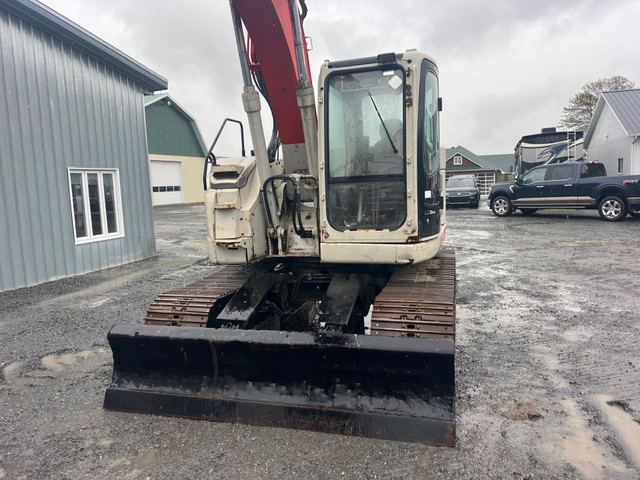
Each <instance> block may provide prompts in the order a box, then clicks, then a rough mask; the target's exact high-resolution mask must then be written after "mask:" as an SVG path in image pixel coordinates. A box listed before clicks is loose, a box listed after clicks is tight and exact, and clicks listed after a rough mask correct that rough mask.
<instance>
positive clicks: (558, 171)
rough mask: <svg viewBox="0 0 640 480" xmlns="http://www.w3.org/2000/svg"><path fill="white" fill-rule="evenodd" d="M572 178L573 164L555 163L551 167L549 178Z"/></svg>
mask: <svg viewBox="0 0 640 480" xmlns="http://www.w3.org/2000/svg"><path fill="white" fill-rule="evenodd" d="M571 178H573V165H556V166H555V167H551V172H550V173H549V180H571Z"/></svg>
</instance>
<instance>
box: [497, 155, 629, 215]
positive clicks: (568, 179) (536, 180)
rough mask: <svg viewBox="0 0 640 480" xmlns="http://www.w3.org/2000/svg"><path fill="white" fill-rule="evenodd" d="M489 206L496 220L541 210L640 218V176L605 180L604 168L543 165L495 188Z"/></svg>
mask: <svg viewBox="0 0 640 480" xmlns="http://www.w3.org/2000/svg"><path fill="white" fill-rule="evenodd" d="M488 203H489V207H491V210H492V211H493V213H494V215H496V216H498V217H506V216H508V215H511V213H513V212H514V211H515V210H516V209H520V210H521V211H522V213H523V214H525V215H531V214H533V213H534V212H535V211H536V210H538V209H541V208H591V209H598V212H599V213H600V217H602V219H604V220H607V221H617V220H622V219H623V218H624V217H625V215H626V214H627V213H629V214H630V215H632V216H635V217H640V175H633V176H615V177H608V176H607V171H606V169H605V167H604V165H603V164H601V163H595V162H591V163H585V162H566V163H561V164H555V165H542V166H539V167H536V168H533V169H531V170H529V171H528V172H527V173H525V174H524V175H522V176H520V177H518V178H517V179H516V180H515V181H513V182H503V183H496V184H494V185H493V186H492V187H491V189H490V190H489V199H488Z"/></svg>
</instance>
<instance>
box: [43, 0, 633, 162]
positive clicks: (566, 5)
mask: <svg viewBox="0 0 640 480" xmlns="http://www.w3.org/2000/svg"><path fill="white" fill-rule="evenodd" d="M43 3H45V4H46V5H48V6H49V7H51V8H53V9H54V10H56V11H57V12H59V13H60V14H62V15H64V16H66V17H67V18H69V19H70V20H72V21H73V22H75V23H77V24H79V25H80V26H81V27H83V28H85V29H87V30H89V31H90V32H92V33H93V34H95V35H97V36H98V37H100V38H102V39H103V40H104V41H106V42H108V43H110V44H111V45H113V46H115V47H116V48H118V49H120V50H122V51H123V52H124V53H126V54H127V55H129V56H131V57H133V58H134V59H136V60H137V61H139V62H140V63H142V64H143V65H145V66H147V67H149V68H150V69H152V70H154V71H155V72H157V73H159V74H160V75H162V76H163V77H165V78H167V79H168V80H169V93H170V95H171V96H172V97H173V98H174V99H175V101H176V102H177V103H179V104H180V105H181V106H182V107H183V108H185V109H186V110H187V111H188V112H189V113H190V114H191V115H192V116H193V117H194V118H195V119H196V121H197V122H198V125H199V126H200V130H201V132H202V135H203V137H204V140H205V143H207V145H209V144H210V142H211V141H212V140H213V138H214V136H215V134H216V132H217V130H218V128H219V126H220V124H221V122H222V120H223V119H224V118H225V117H233V118H238V119H242V120H243V121H244V120H245V119H246V117H245V114H244V111H243V110H242V104H241V100H240V93H241V89H242V77H241V74H240V67H239V62H238V57H237V52H236V47H235V40H234V34H233V29H232V24H231V15H230V12H229V3H228V1H227V0H207V1H204V0H180V1H175V0H154V1H148V0H138V1H131V0H110V1H108V2H106V1H105V0H83V1H78V0H44V2H43ZM307 6H308V8H309V14H308V16H307V20H306V21H305V33H306V35H307V36H308V37H311V39H312V42H313V50H312V51H311V52H310V61H311V68H312V73H313V76H314V77H313V79H314V82H315V81H316V80H317V75H318V71H319V66H320V64H321V63H322V61H323V60H324V59H330V60H340V59H347V58H356V57H363V56H371V55H375V54H377V53H383V52H390V51H395V52H402V51H404V50H406V49H408V48H417V49H418V50H420V51H422V52H424V53H427V54H428V55H430V56H432V57H433V58H434V59H435V60H436V62H437V63H438V67H439V70H440V93H441V96H442V97H443V103H444V111H443V114H442V121H443V126H442V144H443V145H444V146H447V147H452V146H456V145H462V146H464V147H466V148H468V149H469V150H471V151H473V152H475V153H477V154H498V153H511V152H513V148H514V147H515V145H516V143H517V141H518V140H519V139H520V137H521V136H523V135H528V134H532V133H537V132H539V131H540V129H541V128H543V127H552V126H556V125H557V124H558V122H559V120H560V116H561V114H562V107H563V106H565V105H566V104H567V101H568V100H569V98H570V97H571V96H572V95H573V94H574V93H576V92H577V91H578V90H579V89H580V87H581V86H582V85H584V84H585V83H586V82H589V81H591V80H595V79H596V78H600V77H609V76H613V75H623V76H626V77H627V78H629V79H630V80H631V81H633V82H634V83H636V85H639V86H640V61H639V60H638V58H640V28H638V19H639V18H640V2H639V1H638V0H615V1H614V0H597V1H596V0H572V1H563V0H502V1H500V0H497V1H493V2H480V1H472V0H446V1H441V0H434V1H431V2H426V1H421V0H404V1H402V0H395V1H393V0H392V1H389V0H386V1H382V0H361V1H354V0H307ZM263 107H264V108H266V106H265V105H263ZM268 129H269V130H270V125H268ZM230 135H231V134H230ZM267 138H268V136H267ZM228 145H230V143H228V141H227V140H226V139H225V143H224V144H223V148H229V147H228ZM216 153H218V154H236V155H237V154H239V151H238V152H233V151H221V152H218V151H216Z"/></svg>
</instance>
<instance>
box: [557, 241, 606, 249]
mask: <svg viewBox="0 0 640 480" xmlns="http://www.w3.org/2000/svg"><path fill="white" fill-rule="evenodd" d="M605 243H607V242H605V241H604V240H576V241H574V242H551V246H552V247H588V246H591V245H603V244H605Z"/></svg>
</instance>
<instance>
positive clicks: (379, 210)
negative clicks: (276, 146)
mask: <svg viewBox="0 0 640 480" xmlns="http://www.w3.org/2000/svg"><path fill="white" fill-rule="evenodd" d="M319 85H320V86H319V95H318V105H319V108H318V119H319V128H318V157H319V165H320V168H319V175H318V179H319V188H320V209H319V210H320V231H321V235H320V237H321V248H320V251H321V259H322V261H323V262H349V263H354V262H355V263H369V262H378V263H414V262H421V261H424V260H427V259H429V258H431V257H433V256H434V255H435V254H436V253H437V251H438V249H439V248H440V245H441V243H442V240H443V238H444V229H445V221H444V220H445V216H444V211H443V210H444V208H443V207H444V205H443V188H442V186H443V179H442V175H441V171H440V154H439V149H440V145H439V110H440V109H439V105H440V100H439V96H438V70H437V68H436V65H435V62H434V61H433V60H432V59H430V58H429V57H427V56H426V55H424V54H421V53H419V52H417V51H409V52H405V53H403V54H399V55H396V54H393V53H390V54H383V55H378V56H377V57H370V58H362V59H356V60H351V61H341V62H325V63H324V64H323V65H322V69H321V73H320V81H319Z"/></svg>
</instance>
